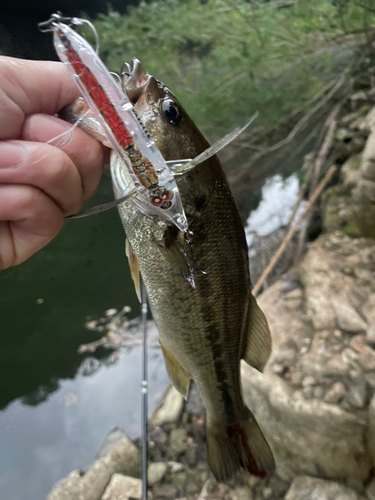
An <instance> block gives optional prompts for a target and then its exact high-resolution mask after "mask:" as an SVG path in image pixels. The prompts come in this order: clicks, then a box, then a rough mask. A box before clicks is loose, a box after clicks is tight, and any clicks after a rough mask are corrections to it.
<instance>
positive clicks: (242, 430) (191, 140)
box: [111, 60, 275, 481]
mask: <svg viewBox="0 0 375 500" xmlns="http://www.w3.org/2000/svg"><path fill="white" fill-rule="evenodd" d="M125 87H126V91H127V93H128V97H129V99H130V100H131V101H132V103H133V105H134V109H135V111H136V112H137V114H138V116H139V118H140V119H141V120H142V122H143V123H144V125H145V126H146V128H147V131H148V133H149V134H150V135H151V137H152V138H153V139H154V141H155V143H156V146H157V147H158V148H159V150H160V151H161V153H162V155H163V156H164V158H165V160H166V161H168V160H178V159H183V158H195V157H196V156H197V155H199V154H200V153H202V152H203V151H204V150H205V149H207V148H208V146H209V145H208V143H207V141H206V140H205V138H204V137H203V136H202V134H201V133H200V132H199V130H198V129H197V127H196V126H195V125H194V123H193V122H192V120H191V119H190V118H189V116H188V115H187V113H186V112H185V111H184V109H183V108H182V106H181V105H180V104H179V102H178V101H177V100H176V98H175V97H174V96H173V94H172V93H171V91H170V90H169V89H168V88H167V87H166V86H165V85H163V84H162V83H160V82H158V81H157V80H156V79H155V78H154V77H152V76H150V75H148V74H147V73H146V72H145V71H144V69H143V68H142V66H141V64H140V63H139V61H137V60H133V62H132V63H131V64H130V65H128V75H127V79H126V82H125ZM124 170H125V168H124V165H123V163H122V160H121V159H120V158H119V156H117V154H116V153H113V154H112V158H111V173H112V178H113V179H114V180H115V182H114V190H115V196H116V197H117V198H119V197H121V196H122V194H123V190H121V189H119V188H118V186H119V185H120V184H121V182H122V183H123V182H124V178H125V183H126V172H124ZM121 179H122V180H121ZM176 180H177V183H178V188H179V191H180V195H181V199H182V204H183V207H184V210H185V213H186V216H187V220H188V223H189V231H188V232H187V233H183V232H181V231H179V230H178V228H177V227H176V226H174V225H173V224H171V223H169V222H168V221H166V220H164V219H161V218H159V217H157V216H154V215H150V214H148V213H145V212H142V211H141V210H139V208H138V207H137V206H136V205H135V204H134V203H133V202H132V201H131V200H129V201H125V202H123V203H122V204H121V205H120V206H119V214H120V217H121V221H122V224H123V226H124V229H125V232H126V236H127V254H128V258H129V263H130V268H131V273H132V277H133V280H134V283H135V286H136V289H137V292H138V295H139V273H140V274H141V276H142V279H143V281H144V283H145V286H146V290H147V294H148V299H149V303H150V307H151V311H152V314H153V317H154V320H155V323H156V325H157V327H158V330H159V335H160V344H161V347H162V352H163V355H164V360H165V365H166V369H167V372H168V375H169V377H170V379H171V380H172V382H173V384H174V385H175V387H176V388H177V389H178V390H179V392H180V393H181V394H182V395H183V396H184V397H185V398H186V397H187V396H188V392H189V387H190V382H191V380H194V382H195V383H196V385H197V387H198V388H199V391H200V393H201V395H202V398H203V401H204V404H205V407H206V410H207V455H208V462H209V465H210V468H211V470H212V472H213V474H214V475H215V477H216V478H217V480H219V481H227V480H228V479H230V478H231V477H233V476H234V475H235V474H236V473H237V472H238V471H239V470H241V469H244V470H248V471H249V472H250V473H252V474H255V475H257V476H260V477H263V476H264V475H265V474H266V473H269V472H272V471H273V470H274V467H275V464H274V459H273V455H272V452H271V449H270V447H269V446H268V444H267V442H266V440H265V438H264V436H263V434H262V432H261V430H260V428H259V426H258V424H257V422H256V420H255V418H254V416H253V414H252V413H251V412H250V410H249V409H248V408H247V407H246V406H245V404H244V401H243V398H242V393H241V381H240V361H241V359H244V360H245V361H246V362H247V363H248V364H250V365H251V366H253V367H255V368H257V369H258V370H262V369H263V367H264V364H265V363H266V361H267V359H268V357H269V354H270V349H271V338H270V333H269V330H268V326H267V321H266V319H265V317H264V315H263V313H262V312H261V310H260V309H259V307H258V305H257V303H256V301H255V298H254V297H253V296H252V295H251V283H250V275H249V262H248V251H247V244H246V239H245V236H244V231H243V227H242V223H241V220H240V216H239V213H238V210H237V207H236V204H235V202H234V199H233V196H232V194H231V191H230V189H229V186H228V182H227V179H226V177H225V174H224V172H223V169H222V167H221V165H220V162H219V160H218V159H217V157H216V156H214V157H212V158H210V159H208V160H206V161H205V162H204V163H202V164H200V165H198V166H196V167H195V168H194V169H193V170H191V171H190V172H188V173H186V174H184V175H181V176H179V177H176ZM120 181H121V182H120Z"/></svg>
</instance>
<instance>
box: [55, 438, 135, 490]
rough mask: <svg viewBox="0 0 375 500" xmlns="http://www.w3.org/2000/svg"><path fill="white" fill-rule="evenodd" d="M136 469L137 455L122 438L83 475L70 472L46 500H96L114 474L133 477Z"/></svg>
mask: <svg viewBox="0 0 375 500" xmlns="http://www.w3.org/2000/svg"><path fill="white" fill-rule="evenodd" d="M140 468H141V456H140V451H139V450H138V448H137V447H136V446H135V444H134V443H133V442H132V441H131V440H130V439H129V438H128V437H126V436H124V437H122V438H121V439H119V440H118V441H117V442H116V443H115V444H114V446H113V447H112V448H111V451H110V452H109V453H108V454H107V455H105V456H104V457H102V458H99V459H98V460H96V462H94V464H93V465H92V466H91V467H90V468H89V469H88V471H87V472H86V473H85V474H84V475H80V473H79V472H77V471H74V472H72V473H71V474H70V475H69V476H68V477H67V478H66V479H64V480H62V481H60V482H59V483H58V484H57V485H56V486H55V487H54V489H53V490H52V491H51V493H50V494H49V495H48V500H100V499H101V497H102V495H103V493H104V491H105V490H106V488H107V486H108V484H109V482H110V480H111V477H112V476H113V475H114V474H116V473H122V474H129V475H135V476H137V475H139V473H140Z"/></svg>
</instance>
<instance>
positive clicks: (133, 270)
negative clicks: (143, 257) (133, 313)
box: [125, 239, 141, 302]
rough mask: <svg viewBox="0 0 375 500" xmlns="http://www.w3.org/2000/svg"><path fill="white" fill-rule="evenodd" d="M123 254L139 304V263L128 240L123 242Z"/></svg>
mask: <svg viewBox="0 0 375 500" xmlns="http://www.w3.org/2000/svg"><path fill="white" fill-rule="evenodd" d="M125 253H126V256H127V258H128V260H129V267H130V274H131V277H132V279H133V282H134V286H135V293H136V294H137V297H138V300H139V302H141V283H140V279H139V263H138V259H137V257H136V255H135V253H134V251H133V248H132V246H131V244H130V243H129V240H128V239H126V240H125Z"/></svg>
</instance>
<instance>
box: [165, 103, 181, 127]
mask: <svg viewBox="0 0 375 500" xmlns="http://www.w3.org/2000/svg"><path fill="white" fill-rule="evenodd" d="M161 109H162V111H163V113H164V116H165V117H166V119H167V120H168V122H169V123H170V124H171V125H174V126H176V125H178V124H179V123H180V121H181V118H182V116H181V112H180V110H179V107H178V106H177V104H176V103H175V102H173V101H172V100H171V99H167V100H165V101H163V103H162V105H161Z"/></svg>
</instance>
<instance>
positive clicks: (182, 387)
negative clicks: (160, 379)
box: [160, 342, 191, 399]
mask: <svg viewBox="0 0 375 500" xmlns="http://www.w3.org/2000/svg"><path fill="white" fill-rule="evenodd" d="M160 345H161V350H162V352H163V356H164V363H165V368H166V369H167V373H168V376H169V378H170V379H171V381H172V383H173V385H174V386H175V388H176V389H177V390H178V392H179V393H180V394H181V395H182V396H183V397H184V398H185V399H187V397H188V395H189V389H190V381H191V377H190V375H189V374H188V373H187V372H186V370H185V369H184V368H183V367H182V366H181V365H180V363H179V362H178V361H177V360H176V358H175V357H174V356H173V354H172V353H171V352H170V351H169V350H168V349H167V348H166V347H164V345H163V344H162V343H161V342H160Z"/></svg>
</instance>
